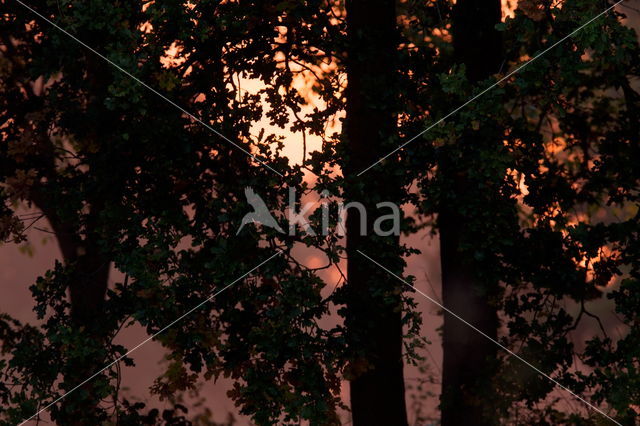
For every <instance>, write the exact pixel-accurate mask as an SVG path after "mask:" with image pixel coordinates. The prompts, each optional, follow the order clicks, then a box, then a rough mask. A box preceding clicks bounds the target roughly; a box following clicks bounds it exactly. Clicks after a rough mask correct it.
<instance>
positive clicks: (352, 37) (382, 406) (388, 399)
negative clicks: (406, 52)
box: [344, 0, 407, 426]
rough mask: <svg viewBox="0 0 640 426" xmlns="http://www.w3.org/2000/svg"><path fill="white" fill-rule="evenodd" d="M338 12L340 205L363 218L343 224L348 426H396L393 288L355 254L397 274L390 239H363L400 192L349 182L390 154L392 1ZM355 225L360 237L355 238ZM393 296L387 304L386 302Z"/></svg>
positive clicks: (379, 174) (400, 413)
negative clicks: (341, 51)
mask: <svg viewBox="0 0 640 426" xmlns="http://www.w3.org/2000/svg"><path fill="white" fill-rule="evenodd" d="M346 7H347V26H348V33H349V47H348V62H347V76H348V88H347V106H346V111H347V117H346V121H345V126H344V135H345V138H346V143H347V151H348V152H347V153H346V155H347V156H348V159H347V162H346V167H345V176H346V179H347V186H346V188H347V189H346V198H347V199H348V200H349V201H354V200H356V201H360V202H361V203H363V204H364V205H365V206H366V210H367V216H368V217H367V218H364V217H362V216H361V215H360V214H359V212H358V211H357V210H355V209H350V210H349V212H348V217H347V253H348V257H349V262H348V268H347V275H348V284H347V295H348V299H347V316H346V326H347V329H348V336H349V344H350V345H351V348H352V351H353V360H352V365H351V367H352V368H351V372H350V374H351V375H352V377H351V382H350V383H351V391H350V392H351V395H350V396H351V409H352V415H353V424H354V425H355V426H375V425H394V426H402V425H406V424H407V415H406V405H405V395H404V394H405V389H404V377H403V363H402V324H401V309H400V306H401V300H400V297H399V296H398V295H397V294H398V293H399V291H398V289H399V284H398V283H397V282H394V281H393V279H392V278H390V277H389V275H388V274H387V273H386V272H384V271H382V270H380V268H379V267H377V266H375V265H374V264H372V263H371V262H370V261H369V260H367V259H365V258H364V257H363V256H362V255H360V254H359V253H358V250H361V251H363V252H364V253H367V254H370V255H371V256H374V257H378V258H379V259H385V260H383V262H384V263H385V264H386V265H393V267H398V266H399V264H400V261H399V260H400V254H399V240H398V237H397V236H390V237H376V236H372V235H371V232H370V231H371V228H372V226H371V223H372V222H373V215H374V214H375V210H376V209H375V203H376V202H377V201H383V200H385V201H394V200H397V199H398V194H399V193H400V189H401V185H399V184H398V183H397V182H394V180H393V178H392V177H390V176H388V175H385V174H384V173H385V168H384V167H376V168H374V169H372V170H369V171H368V172H367V174H366V175H363V176H361V177H357V176H356V174H357V173H358V172H360V171H362V170H363V169H364V168H365V167H367V166H368V165H370V164H371V163H373V162H374V161H375V160H376V159H377V158H379V157H380V156H381V155H382V154H383V153H384V151H385V150H386V151H390V150H391V149H390V145H389V144H390V141H391V140H392V138H393V136H394V134H395V132H396V113H395V110H396V105H397V102H396V100H395V99H396V96H397V92H396V90H397V89H396V83H395V81H396V77H395V73H396V67H395V62H396V61H395V56H396V44H397V35H396V24H395V4H394V1H393V0H350V1H349V0H348V1H347V3H346ZM385 144H386V145H385ZM363 222H364V223H363ZM362 224H364V226H365V228H366V229H367V231H368V232H367V235H361V231H360V227H361V225H362ZM382 256H384V257H382ZM400 285H402V284H401V283H400ZM394 291H395V293H396V294H395V296H392V297H391V298H392V299H393V301H392V302H390V301H389V297H388V295H389V294H391V293H393V292H394ZM385 294H386V295H387V296H386V297H385ZM385 298H386V301H385Z"/></svg>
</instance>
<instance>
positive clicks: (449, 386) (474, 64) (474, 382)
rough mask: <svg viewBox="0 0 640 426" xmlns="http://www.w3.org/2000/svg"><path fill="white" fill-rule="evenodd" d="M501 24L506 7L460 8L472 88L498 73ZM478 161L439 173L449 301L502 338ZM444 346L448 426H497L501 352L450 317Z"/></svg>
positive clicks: (458, 44)
mask: <svg viewBox="0 0 640 426" xmlns="http://www.w3.org/2000/svg"><path fill="white" fill-rule="evenodd" d="M500 19H501V5H500V0H458V1H457V3H456V5H455V8H454V16H453V27H452V33H453V45H454V51H455V57H456V59H457V62H458V63H462V64H464V65H465V67H466V74H467V78H468V79H469V81H470V82H472V83H477V82H479V81H481V80H484V79H486V78H488V77H489V76H491V75H492V74H493V73H496V72H498V71H499V68H500V63H501V61H502V57H501V54H502V45H501V40H500V35H499V33H498V32H497V31H496V30H495V25H496V24H497V23H499V22H500ZM471 138H472V136H471V134H470V135H469V136H464V137H463V138H462V140H460V141H459V143H461V144H463V143H467V144H469V143H470V144H474V145H478V142H479V141H475V140H472V139H471ZM483 145H484V146H486V145H487V144H484V143H483ZM462 155H463V156H464V155H465V154H462ZM466 155H468V154H466ZM474 161H476V162H477V161H479V160H478V159H477V158H475V159H472V158H467V159H466V160H465V161H459V160H457V159H453V158H446V157H445V158H443V159H442V160H441V164H440V166H439V168H440V173H442V174H443V181H444V182H448V185H450V187H449V188H448V190H449V191H451V193H452V194H451V199H452V200H454V201H453V202H444V203H443V204H442V206H441V208H440V210H439V217H438V224H439V231H440V256H441V268H442V298H443V303H444V305H445V306H446V307H447V308H449V309H450V310H451V311H453V312H455V313H457V314H458V315H460V316H461V317H463V318H464V319H465V320H467V321H468V322H470V323H471V324H473V325H474V326H476V327H477V328H479V329H480V330H482V331H483V332H484V333H486V334H487V335H489V336H491V337H492V338H496V337H497V330H498V325H499V322H498V315H497V310H496V307H495V306H494V305H493V304H492V303H491V297H492V295H494V294H495V292H496V290H497V286H498V283H496V282H487V281H486V280H483V279H482V278H480V276H481V274H480V268H479V262H478V261H477V260H476V259H474V257H473V250H470V249H469V248H468V247H469V246H471V247H472V246H473V245H474V241H470V240H469V237H468V236H469V235H470V232H469V229H470V228H469V227H470V226H481V225H480V224H478V221H477V220H476V221H475V223H474V218H473V217H471V216H470V215H473V211H469V210H470V209H468V208H465V207H466V206H468V205H469V204H470V203H469V202H468V200H469V199H470V197H475V199H476V200H478V199H480V200H483V199H486V198H485V197H487V196H489V195H488V194H478V193H475V192H474V191H475V190H473V191H472V190H470V188H475V186H474V183H473V182H471V181H470V178H469V173H468V171H469V170H468V169H467V168H466V167H467V166H465V165H468V164H474ZM476 164H477V163H476ZM478 167H481V165H479V164H478ZM470 192H474V193H473V194H471V193H470ZM465 199H466V200H467V201H465ZM442 340H443V374H442V395H441V406H440V408H441V420H442V425H443V426H457V425H480V426H482V425H493V424H496V417H495V412H494V411H493V410H492V408H491V402H490V401H491V400H492V398H493V397H492V395H493V389H492V386H491V379H492V376H493V374H494V372H495V363H496V355H497V350H496V349H497V347H496V345H495V344H494V343H493V342H491V341H489V340H488V339H487V338H486V337H483V336H482V335H481V334H479V333H478V332H477V331H475V330H473V329H472V328H470V327H469V326H467V325H466V324H464V323H462V322H461V321H460V320H458V319H456V318H454V317H452V316H451V315H449V314H447V313H445V314H444V326H443V333H442Z"/></svg>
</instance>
